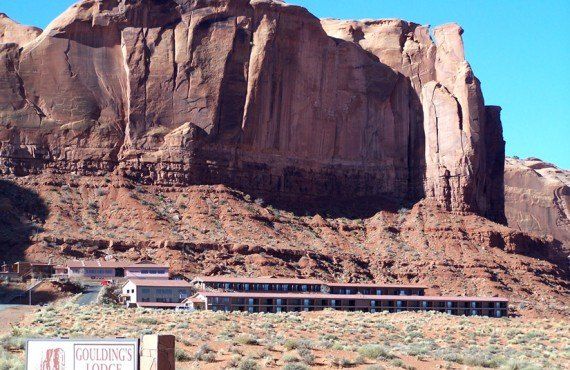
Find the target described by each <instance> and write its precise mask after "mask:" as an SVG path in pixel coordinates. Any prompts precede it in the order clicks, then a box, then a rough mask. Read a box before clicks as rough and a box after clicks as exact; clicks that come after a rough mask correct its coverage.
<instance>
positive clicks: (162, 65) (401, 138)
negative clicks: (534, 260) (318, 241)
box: [0, 0, 504, 222]
mask: <svg viewBox="0 0 570 370" xmlns="http://www.w3.org/2000/svg"><path fill="white" fill-rule="evenodd" d="M462 32H463V31H462V29H461V28H460V27H459V26H457V25H455V24H450V25H444V26H441V27H437V28H436V29H435V30H434V35H435V41H434V40H432V39H431V38H430V36H429V30H428V28H427V27H424V26H420V25H418V24H414V23H410V22H404V21H399V20H387V21H374V22H343V21H334V20H326V21H323V23H322V24H321V22H320V21H319V20H318V19H317V18H315V17H314V16H313V15H311V14H310V13H309V12H308V11H307V10H306V9H304V8H301V7H297V6H290V5H286V4H284V3H282V2H278V1H270V0H251V1H248V0H209V1H190V0H176V1H174V0H165V1H148V0H136V1H124V0H122V1H117V0H84V1H81V2H79V3H78V4H76V5H75V6H73V7H71V8H70V9H69V10H68V11H66V12H65V13H64V14H62V15H61V16H60V17H59V18H57V19H56V20H55V21H54V22H52V23H51V24H50V26H48V28H47V29H46V30H45V31H44V32H43V33H42V34H41V35H40V36H39V37H37V38H36V39H34V40H33V41H32V42H30V43H27V44H25V45H19V46H18V45H14V44H5V45H4V46H3V50H2V52H1V54H0V59H1V60H2V61H3V63H1V65H0V76H1V80H2V85H1V86H0V93H1V94H2V96H3V99H2V102H0V103H1V104H0V118H1V121H0V122H1V124H2V126H0V142H1V147H0V158H2V161H1V164H0V171H2V172H3V173H14V174H17V175H25V174H35V173H39V172H41V171H44V170H48V171H51V172H58V173H71V172H76V173H80V174H90V175H104V174H106V173H111V172H116V173H119V174H120V175H121V176H123V177H127V178H130V179H134V180H136V181H138V182H142V183H146V184H160V185H190V184H217V183H224V184H227V185H229V186H232V187H236V188H240V189H244V190H247V191H248V192H255V193H258V194H263V195H264V196H265V197H269V196H274V195H280V196H281V197H285V198H288V199H290V200H291V199H292V200H295V199H298V198H299V197H302V198H317V197H318V198H321V197H326V198H332V199H338V198H352V197H355V196H368V197H374V198H378V204H379V207H381V206H382V202H381V201H380V199H386V198H390V199H397V200H400V201H401V202H403V201H417V200H419V199H421V198H424V197H427V198H428V199H429V200H430V201H431V202H432V203H433V204H435V205H437V206H440V207H442V208H444V209H446V210H458V211H472V212H477V213H479V214H481V215H484V216H486V217H489V218H492V219H494V220H496V221H499V222H504V214H503V199H502V191H501V189H502V177H501V176H495V175H500V174H502V168H503V167H502V166H503V155H504V145H503V140H502V132H501V125H500V120H499V114H498V110H497V108H495V107H485V105H484V101H483V96H482V93H481V89H480V84H479V81H478V80H477V79H476V78H475V76H474V75H473V72H472V70H471V68H470V66H469V64H468V63H467V62H466V61H465V58H464V52H463V43H462V39H461V34H462ZM14 41H16V40H14Z"/></svg>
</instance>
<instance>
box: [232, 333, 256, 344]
mask: <svg viewBox="0 0 570 370" xmlns="http://www.w3.org/2000/svg"><path fill="white" fill-rule="evenodd" d="M236 342H237V343H239V344H243V345H250V346H255V345H257V344H259V341H258V340H257V338H255V337H253V336H251V335H245V334H243V335H239V336H238V337H237V338H236Z"/></svg>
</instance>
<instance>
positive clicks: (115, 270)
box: [58, 260, 170, 279]
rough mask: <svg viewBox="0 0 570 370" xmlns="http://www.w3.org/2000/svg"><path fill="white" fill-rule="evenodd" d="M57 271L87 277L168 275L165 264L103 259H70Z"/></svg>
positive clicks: (156, 276)
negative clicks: (70, 260)
mask: <svg viewBox="0 0 570 370" xmlns="http://www.w3.org/2000/svg"><path fill="white" fill-rule="evenodd" d="M58 267H59V266H58ZM58 273H59V274H61V275H64V276H65V275H67V277H69V278H87V279H114V278H126V279H129V278H136V279H168V278H169V277H170V269H169V267H168V266H167V265H157V264H154V263H150V262H138V263H137V262H127V261H104V260H92V261H72V262H69V263H68V264H67V266H65V267H59V268H58ZM61 275H60V276H61Z"/></svg>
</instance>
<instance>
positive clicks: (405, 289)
mask: <svg viewBox="0 0 570 370" xmlns="http://www.w3.org/2000/svg"><path fill="white" fill-rule="evenodd" d="M192 284H194V286H195V287H196V289H197V290H201V291H202V290H203V291H209V290H215V291H225V292H266V293H267V292H290V293H327V294H364V295H418V296H423V295H425V290H426V289H427V287H426V286H423V285H415V284H408V285H406V284H398V285H396V284H371V283H328V282H324V281H322V280H316V279H287V278H247V277H242V278H234V277H224V276H201V277H197V278H195V279H194V280H192Z"/></svg>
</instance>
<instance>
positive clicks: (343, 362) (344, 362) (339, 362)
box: [330, 357, 353, 368]
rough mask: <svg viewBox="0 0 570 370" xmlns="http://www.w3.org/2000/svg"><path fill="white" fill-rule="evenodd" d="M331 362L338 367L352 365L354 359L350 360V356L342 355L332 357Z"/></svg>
mask: <svg viewBox="0 0 570 370" xmlns="http://www.w3.org/2000/svg"><path fill="white" fill-rule="evenodd" d="M330 364H331V365H332V366H334V367H338V368H344V367H351V366H352V365H353V363H352V361H350V360H349V359H348V358H341V357H332V358H331V359H330Z"/></svg>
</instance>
